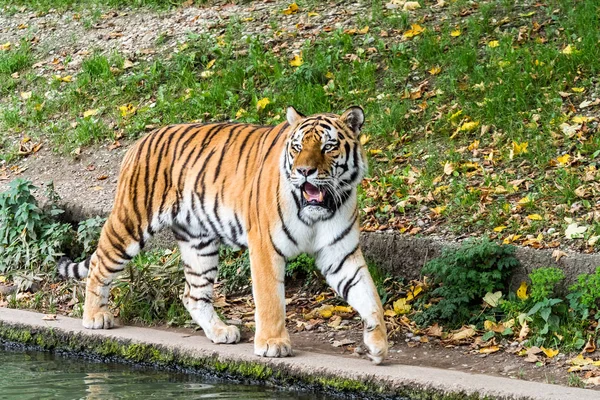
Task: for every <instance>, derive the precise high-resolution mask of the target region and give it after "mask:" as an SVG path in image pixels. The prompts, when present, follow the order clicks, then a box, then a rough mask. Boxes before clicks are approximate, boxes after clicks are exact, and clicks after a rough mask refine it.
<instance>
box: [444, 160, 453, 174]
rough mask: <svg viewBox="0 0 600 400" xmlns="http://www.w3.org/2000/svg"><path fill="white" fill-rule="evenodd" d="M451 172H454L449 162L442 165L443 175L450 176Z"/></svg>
mask: <svg viewBox="0 0 600 400" xmlns="http://www.w3.org/2000/svg"><path fill="white" fill-rule="evenodd" d="M452 172H454V166H453V165H452V163H451V162H450V161H446V164H444V174H446V175H450V174H452Z"/></svg>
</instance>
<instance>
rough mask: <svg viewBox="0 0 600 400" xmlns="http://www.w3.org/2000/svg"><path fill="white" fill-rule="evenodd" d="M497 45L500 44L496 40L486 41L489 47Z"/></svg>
mask: <svg viewBox="0 0 600 400" xmlns="http://www.w3.org/2000/svg"><path fill="white" fill-rule="evenodd" d="M498 46H500V42H498V41H497V40H492V41H490V42H488V47H490V48H492V49H493V48H496V47H498Z"/></svg>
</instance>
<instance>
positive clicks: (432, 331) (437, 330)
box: [425, 322, 443, 337]
mask: <svg viewBox="0 0 600 400" xmlns="http://www.w3.org/2000/svg"><path fill="white" fill-rule="evenodd" d="M425 332H426V333H427V334H428V335H429V336H435V337H442V334H443V331H442V328H441V327H440V326H439V325H438V323H437V322H436V323H435V324H433V325H431V326H430V327H429V328H427V330H426V331H425Z"/></svg>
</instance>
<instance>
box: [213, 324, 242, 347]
mask: <svg viewBox="0 0 600 400" xmlns="http://www.w3.org/2000/svg"><path fill="white" fill-rule="evenodd" d="M205 333H206V336H207V337H208V338H209V339H210V340H212V342H213V343H237V342H239V341H240V329H239V328H238V327H237V326H234V325H225V324H223V326H219V327H215V328H213V330H212V332H210V333H209V332H205Z"/></svg>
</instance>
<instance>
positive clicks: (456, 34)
mask: <svg viewBox="0 0 600 400" xmlns="http://www.w3.org/2000/svg"><path fill="white" fill-rule="evenodd" d="M460 33H461V32H460V29H455V30H453V31H452V32H450V36H452V37H457V36H460Z"/></svg>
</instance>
